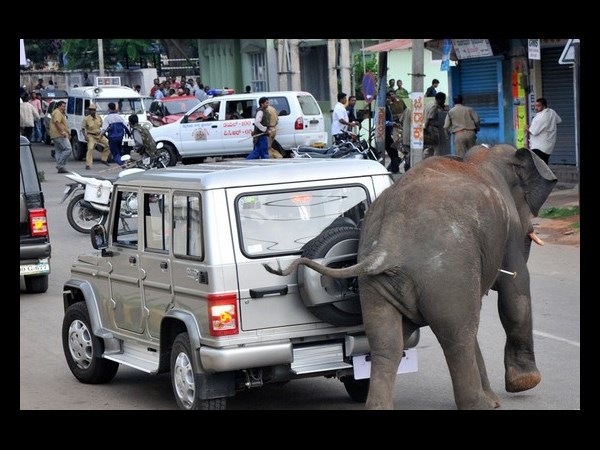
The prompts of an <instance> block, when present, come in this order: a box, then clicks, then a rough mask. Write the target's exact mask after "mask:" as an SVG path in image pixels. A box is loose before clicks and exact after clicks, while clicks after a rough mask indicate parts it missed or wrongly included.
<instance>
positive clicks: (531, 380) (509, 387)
mask: <svg viewBox="0 0 600 450" xmlns="http://www.w3.org/2000/svg"><path fill="white" fill-rule="evenodd" d="M540 381H542V375H540V372H539V371H538V370H537V369H536V370H532V371H529V372H518V371H517V369H516V368H514V367H509V368H508V369H507V370H506V375H505V386H506V391H507V392H522V391H526V390H528V389H531V388H534V387H536V386H537V385H538V384H539V382H540Z"/></svg>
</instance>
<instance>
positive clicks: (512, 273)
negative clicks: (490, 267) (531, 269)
mask: <svg viewBox="0 0 600 450" xmlns="http://www.w3.org/2000/svg"><path fill="white" fill-rule="evenodd" d="M498 272H502V273H505V274H507V275H512V277H513V278H516V277H517V272H509V271H508V270H504V269H498Z"/></svg>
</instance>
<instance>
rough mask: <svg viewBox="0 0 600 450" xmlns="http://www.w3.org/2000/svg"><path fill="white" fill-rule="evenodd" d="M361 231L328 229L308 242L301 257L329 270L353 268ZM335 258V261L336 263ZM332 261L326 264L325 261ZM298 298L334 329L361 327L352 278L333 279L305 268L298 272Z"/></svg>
mask: <svg viewBox="0 0 600 450" xmlns="http://www.w3.org/2000/svg"><path fill="white" fill-rule="evenodd" d="M359 236H360V229H358V228H356V227H348V226H341V227H330V228H326V229H325V230H323V232H322V233H321V234H319V235H318V236H317V237H315V238H314V239H312V240H311V241H309V242H307V243H306V245H305V246H304V249H303V251H302V256H303V257H306V258H310V259H315V260H320V259H323V258H324V259H325V260H324V261H319V262H322V263H323V264H325V265H327V266H328V267H337V268H339V267H348V266H351V265H354V264H356V253H357V251H358V240H359ZM336 257H338V258H337V260H336ZM331 258H333V260H330V261H328V259H331ZM298 288H299V292H300V297H301V298H302V301H303V302H304V304H305V305H306V307H307V308H308V309H309V310H310V312H311V313H312V314H314V315H315V316H316V317H318V318H319V319H321V320H323V321H324V322H327V323H330V324H332V325H335V326H353V325H360V324H361V323H362V312H361V308H360V299H359V295H358V281H357V278H356V277H353V278H332V277H328V276H325V275H321V274H320V273H318V272H316V271H314V270H312V269H310V268H308V267H305V266H300V267H299V268H298Z"/></svg>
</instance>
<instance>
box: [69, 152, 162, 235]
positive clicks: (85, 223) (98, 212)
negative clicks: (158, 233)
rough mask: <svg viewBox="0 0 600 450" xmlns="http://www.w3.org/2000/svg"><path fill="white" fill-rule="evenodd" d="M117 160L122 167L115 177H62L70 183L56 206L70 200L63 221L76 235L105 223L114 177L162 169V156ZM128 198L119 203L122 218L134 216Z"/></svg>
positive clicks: (133, 201)
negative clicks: (65, 220) (76, 232)
mask: <svg viewBox="0 0 600 450" xmlns="http://www.w3.org/2000/svg"><path fill="white" fill-rule="evenodd" d="M121 160H122V161H123V162H124V165H123V168H122V170H121V171H120V172H119V174H118V175H117V176H116V177H112V178H106V177H90V176H83V175H80V174H78V173H76V172H71V173H69V174H68V175H65V177H67V178H69V179H70V180H72V181H73V182H72V183H68V184H67V187H66V188H65V191H64V195H63V198H62V200H61V201H60V203H64V202H65V201H66V200H67V199H68V198H70V201H69V204H68V205H67V220H68V221H69V225H71V227H73V229H74V230H76V231H79V232H80V233H89V232H90V230H91V229H92V227H93V226H94V225H96V224H102V225H105V224H106V220H107V219H108V213H109V211H110V194H111V192H112V187H113V182H114V181H115V180H116V179H117V178H121V177H123V176H126V175H129V174H132V173H135V172H142V171H145V170H149V169H153V168H164V167H166V164H165V163H164V161H163V155H162V154H161V155H160V156H157V157H150V156H146V157H143V158H141V159H139V160H135V161H133V160H132V158H131V156H130V155H123V156H122V157H121ZM131 196H133V197H135V196H134V194H129V197H131ZM129 197H128V196H125V197H124V198H123V200H122V201H123V202H124V207H123V208H121V216H122V218H123V219H125V218H127V217H133V216H134V215H136V214H137V198H129Z"/></svg>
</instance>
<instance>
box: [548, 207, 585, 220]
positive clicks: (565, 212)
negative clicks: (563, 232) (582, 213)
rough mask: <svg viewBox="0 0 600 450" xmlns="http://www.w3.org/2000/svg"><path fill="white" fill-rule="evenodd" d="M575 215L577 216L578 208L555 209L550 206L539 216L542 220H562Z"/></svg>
mask: <svg viewBox="0 0 600 450" xmlns="http://www.w3.org/2000/svg"><path fill="white" fill-rule="evenodd" d="M577 214H579V206H572V207H570V208H557V207H555V206H552V207H550V208H545V209H543V210H541V211H540V214H539V216H540V217H541V218H543V219H562V218H564V217H571V216H575V215H577Z"/></svg>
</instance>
